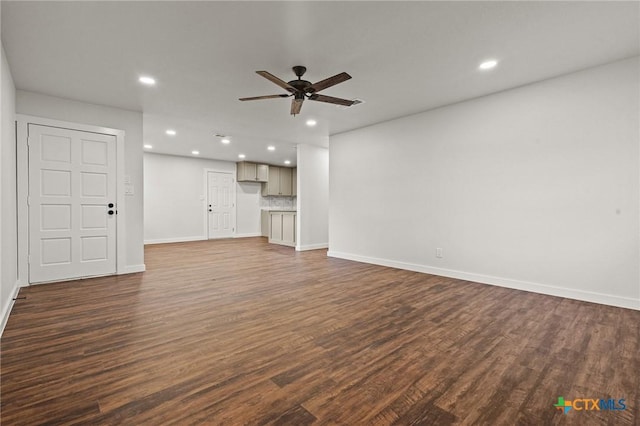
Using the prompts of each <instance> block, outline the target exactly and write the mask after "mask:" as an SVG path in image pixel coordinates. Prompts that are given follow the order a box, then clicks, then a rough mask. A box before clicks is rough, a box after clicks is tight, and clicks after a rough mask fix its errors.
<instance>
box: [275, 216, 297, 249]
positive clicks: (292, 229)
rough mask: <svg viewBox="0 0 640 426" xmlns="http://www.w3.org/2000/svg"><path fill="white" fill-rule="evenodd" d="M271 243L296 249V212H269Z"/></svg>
mask: <svg viewBox="0 0 640 426" xmlns="http://www.w3.org/2000/svg"><path fill="white" fill-rule="evenodd" d="M269 219H270V220H269V225H270V226H269V242H270V243H274V244H282V245H285V246H291V247H295V245H296V212H292V211H273V210H272V211H270V212H269Z"/></svg>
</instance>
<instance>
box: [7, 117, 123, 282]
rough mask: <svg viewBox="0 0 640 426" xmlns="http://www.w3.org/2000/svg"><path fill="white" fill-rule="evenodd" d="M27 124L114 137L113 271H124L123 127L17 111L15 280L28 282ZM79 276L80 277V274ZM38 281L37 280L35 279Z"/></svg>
mask: <svg viewBox="0 0 640 426" xmlns="http://www.w3.org/2000/svg"><path fill="white" fill-rule="evenodd" d="M29 124H35V125H39V126H49V127H60V128H63V129H70V130H79V131H83V132H91V133H100V134H104V135H110V136H115V138H116V203H117V204H116V205H117V206H118V207H117V208H118V214H117V215H116V274H117V275H119V274H125V273H127V271H126V257H125V256H126V238H125V236H126V229H125V218H126V211H125V197H124V188H125V187H124V185H125V179H124V177H125V175H124V137H125V132H124V130H118V129H111V128H108V127H102V126H94V125H88V124H81V123H73V122H69V121H62V120H54V119H50V118H43V117H36V116H32V115H25V114H16V164H17V171H16V174H17V176H16V180H17V185H18V188H17V192H18V199H17V206H18V280H19V281H20V282H21V284H22V286H27V285H31V282H30V280H29V205H28V197H29V147H28V145H27V138H28V131H29ZM79 278H80V277H79ZM37 284H40V283H37Z"/></svg>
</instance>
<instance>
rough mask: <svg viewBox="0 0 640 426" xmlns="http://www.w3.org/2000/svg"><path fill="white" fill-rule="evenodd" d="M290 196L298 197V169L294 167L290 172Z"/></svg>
mask: <svg viewBox="0 0 640 426" xmlns="http://www.w3.org/2000/svg"><path fill="white" fill-rule="evenodd" d="M291 195H293V196H294V197H297V196H298V168H297V167H294V168H293V170H292V171H291Z"/></svg>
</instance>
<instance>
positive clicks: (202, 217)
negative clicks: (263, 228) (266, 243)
mask: <svg viewBox="0 0 640 426" xmlns="http://www.w3.org/2000/svg"><path fill="white" fill-rule="evenodd" d="M205 169H212V170H214V171H220V172H231V173H233V174H234V178H235V171H236V165H235V163H232V162H228V161H217V160H207V159H201V158H191V157H178V156H171V155H161V154H153V153H148V152H147V153H145V154H144V181H145V195H144V203H145V219H144V239H145V242H146V243H161V242H174V241H192V240H203V239H206V238H207V227H206V218H207V216H206V208H205V207H206V185H205V180H204V170H205ZM259 202H260V185H259V184H255V183H250V184H245V183H243V184H236V235H237V236H259V235H260V205H259Z"/></svg>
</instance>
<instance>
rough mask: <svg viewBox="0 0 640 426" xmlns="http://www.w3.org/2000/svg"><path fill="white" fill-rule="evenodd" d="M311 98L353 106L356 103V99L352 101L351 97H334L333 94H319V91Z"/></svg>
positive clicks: (310, 98)
mask: <svg viewBox="0 0 640 426" xmlns="http://www.w3.org/2000/svg"><path fill="white" fill-rule="evenodd" d="M309 100H312V101H318V102H326V103H329V104H336V105H344V106H351V105H353V104H354V103H355V101H350V100H349V99H342V98H334V97H333V96H325V95H318V94H317V93H314V94H313V95H311V96H309Z"/></svg>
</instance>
